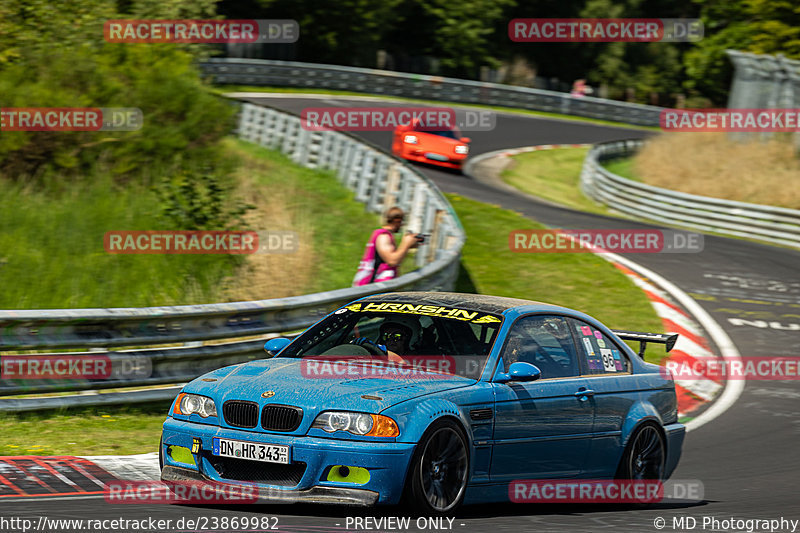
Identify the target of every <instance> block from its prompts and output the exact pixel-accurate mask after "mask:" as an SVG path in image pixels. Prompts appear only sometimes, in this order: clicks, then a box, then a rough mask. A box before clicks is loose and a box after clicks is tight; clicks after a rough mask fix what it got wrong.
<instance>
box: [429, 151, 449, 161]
mask: <svg viewBox="0 0 800 533" xmlns="http://www.w3.org/2000/svg"><path fill="white" fill-rule="evenodd" d="M425 157H427V158H428V159H433V160H434V161H447V159H448V158H447V156H446V155H440V154H434V153H432V152H428V153H427V154H425Z"/></svg>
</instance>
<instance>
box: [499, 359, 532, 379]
mask: <svg viewBox="0 0 800 533" xmlns="http://www.w3.org/2000/svg"><path fill="white" fill-rule="evenodd" d="M540 377H542V371H541V370H539V367H537V366H536V365H532V364H530V363H523V362H522V361H517V362H516V363H511V366H510V367H508V373H505V374H504V373H500V374H497V377H495V379H494V380H495V382H497V383H508V382H509V381H536V380H537V379H539V378H540Z"/></svg>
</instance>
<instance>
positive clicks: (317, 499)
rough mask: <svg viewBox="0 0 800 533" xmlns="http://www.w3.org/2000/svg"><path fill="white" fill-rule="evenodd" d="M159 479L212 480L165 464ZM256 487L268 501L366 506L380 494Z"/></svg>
mask: <svg viewBox="0 0 800 533" xmlns="http://www.w3.org/2000/svg"><path fill="white" fill-rule="evenodd" d="M161 481H166V482H170V481H173V482H178V483H180V482H182V481H201V482H213V481H214V480H213V479H211V478H209V477H207V476H204V475H203V474H201V473H200V472H198V471H197V470H192V469H190V468H184V467H179V466H169V465H165V466H164V470H162V471H161ZM229 483H232V482H229ZM258 489H259V490H258V499H257V501H259V502H270V503H298V502H303V503H326V504H337V505H362V506H368V505H374V504H375V503H376V502H377V501H378V497H379V496H380V495H379V494H378V493H377V492H374V491H371V490H364V489H350V488H344V487H320V486H315V487H311V488H310V489H305V490H293V489H276V488H273V487H268V486H260V487H258Z"/></svg>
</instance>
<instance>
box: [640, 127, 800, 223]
mask: <svg viewBox="0 0 800 533" xmlns="http://www.w3.org/2000/svg"><path fill="white" fill-rule="evenodd" d="M634 171H635V173H636V174H637V175H638V176H641V178H642V180H643V181H644V182H645V183H648V184H650V185H655V186H656V187H664V188H666V189H672V190H676V191H682V192H686V193H691V194H699V195H703V196H713V197H715V198H724V199H728V200H737V201H740V202H750V203H755V204H765V205H775V206H781V207H789V208H793V209H800V158H799V157H798V154H797V153H796V151H795V148H794V146H793V144H792V142H791V141H790V140H789V139H787V138H785V137H784V138H782V139H773V140H768V141H759V140H749V141H741V142H740V141H733V140H731V139H729V138H728V136H727V135H726V134H725V133H688V132H687V133H666V134H663V135H660V136H658V137H656V138H655V139H653V140H652V141H650V142H649V143H648V144H647V145H646V146H645V147H644V148H643V149H642V150H641V151H640V152H639V154H638V155H637V156H636V158H635V159H634Z"/></svg>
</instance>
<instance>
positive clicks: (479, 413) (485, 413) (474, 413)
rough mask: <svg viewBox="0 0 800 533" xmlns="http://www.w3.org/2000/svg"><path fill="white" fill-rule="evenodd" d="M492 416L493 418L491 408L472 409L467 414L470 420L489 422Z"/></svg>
mask: <svg viewBox="0 0 800 533" xmlns="http://www.w3.org/2000/svg"><path fill="white" fill-rule="evenodd" d="M492 416H494V412H493V411H492V408H491V407H485V408H483V409H473V410H471V411H470V412H469V417H470V418H471V419H472V420H490V419H491V418H492Z"/></svg>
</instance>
